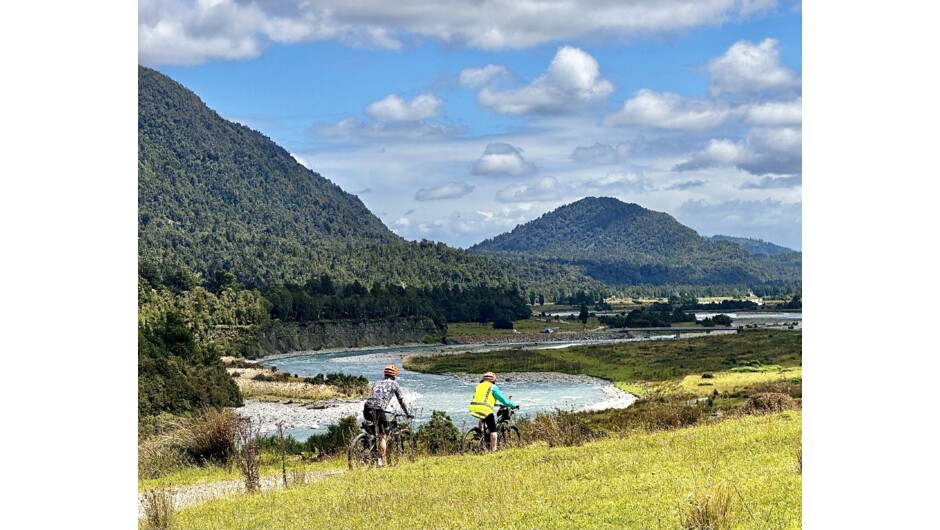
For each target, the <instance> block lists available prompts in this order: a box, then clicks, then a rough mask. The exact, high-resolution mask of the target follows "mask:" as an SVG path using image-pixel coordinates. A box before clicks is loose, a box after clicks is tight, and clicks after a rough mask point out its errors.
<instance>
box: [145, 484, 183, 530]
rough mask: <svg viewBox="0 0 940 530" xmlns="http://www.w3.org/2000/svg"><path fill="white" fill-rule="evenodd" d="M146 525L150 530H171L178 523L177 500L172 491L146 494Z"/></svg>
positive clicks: (151, 491) (165, 490) (157, 490)
mask: <svg viewBox="0 0 940 530" xmlns="http://www.w3.org/2000/svg"><path fill="white" fill-rule="evenodd" d="M144 514H145V517H144V523H143V525H142V526H143V528H146V529H148V530H171V529H172V528H174V525H175V523H176V500H175V496H174V494H173V490H171V489H153V490H148V491H147V492H145V493H144Z"/></svg>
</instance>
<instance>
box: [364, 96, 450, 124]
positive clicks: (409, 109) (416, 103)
mask: <svg viewBox="0 0 940 530" xmlns="http://www.w3.org/2000/svg"><path fill="white" fill-rule="evenodd" d="M443 105H444V102H443V101H441V100H440V98H437V97H435V96H434V95H433V94H421V95H420V96H417V97H415V98H414V99H412V100H411V101H410V102H406V101H405V100H403V99H401V98H400V97H398V96H396V95H395V94H390V95H389V96H388V97H386V98H385V99H382V100H379V101H376V102H374V103H371V104H369V106H368V107H366V114H368V115H369V117H371V118H372V119H374V120H378V121H420V120H426V119H428V118H433V117H435V116H437V115H438V114H439V113H440V111H441V107H442V106H443Z"/></svg>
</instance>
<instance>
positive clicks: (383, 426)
mask: <svg viewBox="0 0 940 530" xmlns="http://www.w3.org/2000/svg"><path fill="white" fill-rule="evenodd" d="M362 417H363V418H365V419H366V421H371V422H372V423H374V424H375V425H376V426H377V427H378V430H377V431H376V434H385V433H387V432H388V416H387V415H386V414H385V411H384V410H382V409H374V408H371V407H363V409H362Z"/></svg>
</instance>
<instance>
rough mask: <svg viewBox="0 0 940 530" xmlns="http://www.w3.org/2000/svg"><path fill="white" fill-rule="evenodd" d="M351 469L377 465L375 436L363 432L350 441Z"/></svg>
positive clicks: (349, 457) (349, 456)
mask: <svg viewBox="0 0 940 530" xmlns="http://www.w3.org/2000/svg"><path fill="white" fill-rule="evenodd" d="M347 456H348V459H349V469H351V470H352V469H362V468H366V467H371V466H373V465H375V458H376V447H375V438H373V437H372V436H371V435H368V434H366V433H362V434H360V435H358V436H356V437H355V438H353V439H352V441H351V442H349V449H348V455H347Z"/></svg>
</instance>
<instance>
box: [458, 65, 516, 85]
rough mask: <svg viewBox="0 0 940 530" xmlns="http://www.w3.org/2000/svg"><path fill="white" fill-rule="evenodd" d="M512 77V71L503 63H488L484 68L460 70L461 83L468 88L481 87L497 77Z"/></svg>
mask: <svg viewBox="0 0 940 530" xmlns="http://www.w3.org/2000/svg"><path fill="white" fill-rule="evenodd" d="M509 77H512V73H511V72H510V71H509V69H508V68H506V67H505V66H503V65H500V64H488V65H486V66H484V67H483V68H467V69H465V70H463V71H462V72H460V84H461V85H463V86H465V87H467V88H480V87H482V86H485V85H488V84H490V83H491V82H493V81H495V80H497V79H504V78H509Z"/></svg>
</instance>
